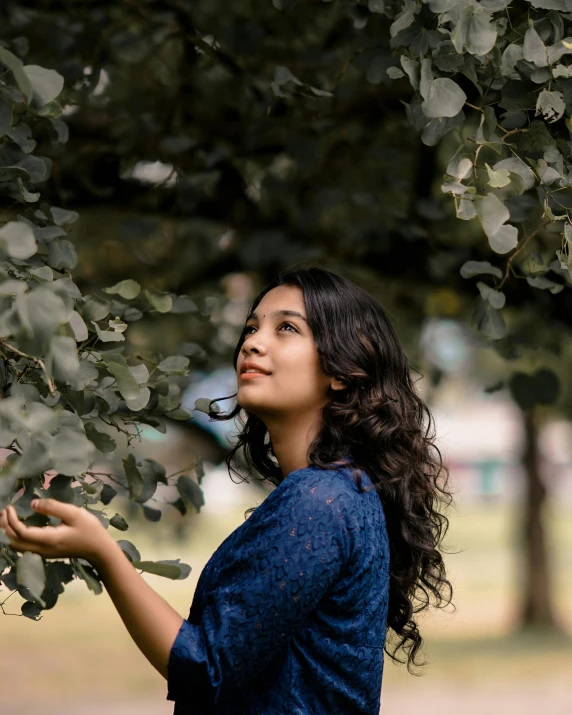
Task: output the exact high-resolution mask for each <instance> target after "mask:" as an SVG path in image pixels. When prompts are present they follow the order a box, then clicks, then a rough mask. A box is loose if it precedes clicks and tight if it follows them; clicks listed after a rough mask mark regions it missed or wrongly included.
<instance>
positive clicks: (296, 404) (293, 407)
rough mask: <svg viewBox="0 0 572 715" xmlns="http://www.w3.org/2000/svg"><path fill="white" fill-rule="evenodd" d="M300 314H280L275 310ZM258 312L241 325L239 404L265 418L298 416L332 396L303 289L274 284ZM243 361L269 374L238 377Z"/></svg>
mask: <svg viewBox="0 0 572 715" xmlns="http://www.w3.org/2000/svg"><path fill="white" fill-rule="evenodd" d="M282 310H289V311H296V312H297V313H299V314H300V315H280V314H279V311H282ZM255 313H256V317H252V316H251V317H250V318H249V319H248V320H247V323H246V327H245V337H244V343H243V345H242V348H241V351H240V354H239V357H238V362H237V366H236V367H237V382H238V394H237V402H238V404H239V405H240V406H241V407H242V408H243V409H245V410H247V411H248V412H251V413H253V414H255V415H256V416H257V417H259V418H260V419H262V420H263V421H264V418H265V417H266V418H277V417H288V416H295V417H302V416H303V415H305V414H309V413H314V412H315V411H316V410H317V409H320V408H321V407H322V406H323V405H324V404H326V403H327V402H328V401H329V399H330V397H329V395H328V388H329V386H330V385H331V383H332V378H331V377H328V376H327V375H325V374H324V372H323V371H322V368H321V366H320V361H319V358H318V352H317V350H316V346H315V344H314V338H313V335H312V331H311V330H310V326H309V325H308V323H307V322H306V320H305V318H306V317H307V316H306V308H305V306H304V297H303V293H302V290H301V289H300V288H298V286H278V287H276V288H273V289H272V290H270V291H269V292H268V293H267V294H266V295H265V296H264V297H263V298H262V300H261V301H260V303H259V304H258V306H257V308H256V310H255ZM245 361H250V362H254V363H256V364H257V365H259V366H260V367H261V368H263V369H264V370H267V371H268V372H269V374H268V375H264V376H261V377H246V378H243V377H242V373H241V368H242V366H243V363H244V362H245Z"/></svg>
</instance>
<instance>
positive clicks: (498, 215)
mask: <svg viewBox="0 0 572 715" xmlns="http://www.w3.org/2000/svg"><path fill="white" fill-rule="evenodd" d="M475 208H476V210H477V215H478V217H479V219H480V220H481V224H482V226H483V230H484V232H485V233H486V234H487V236H489V237H490V236H492V235H494V234H495V233H496V232H497V231H498V230H499V229H500V227H501V226H502V225H503V223H504V222H505V221H508V219H509V217H510V213H509V210H508V209H507V207H506V206H505V205H504V204H503V203H502V201H501V200H500V199H499V198H498V197H497V196H496V195H495V194H491V193H489V194H487V195H486V196H484V197H483V198H482V199H481V200H477V201H475Z"/></svg>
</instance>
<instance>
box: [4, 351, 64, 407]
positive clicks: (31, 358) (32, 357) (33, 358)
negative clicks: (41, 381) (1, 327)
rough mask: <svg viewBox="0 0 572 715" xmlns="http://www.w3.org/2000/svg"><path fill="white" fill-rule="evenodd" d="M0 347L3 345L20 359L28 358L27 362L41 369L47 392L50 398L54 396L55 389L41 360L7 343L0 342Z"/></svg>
mask: <svg viewBox="0 0 572 715" xmlns="http://www.w3.org/2000/svg"><path fill="white" fill-rule="evenodd" d="M0 345H3V346H4V347H5V348H6V349H7V350H10V352H12V353H15V354H16V355H20V356H21V357H25V358H28V360H31V361H32V362H34V363H36V365H37V366H38V367H39V368H41V370H42V372H43V373H44V375H45V376H46V382H47V384H48V390H49V393H50V396H51V397H54V395H55V394H56V388H55V385H54V381H53V380H52V378H51V377H50V376H49V374H48V371H47V370H46V366H45V364H44V361H43V360H41V359H40V358H38V357H34V356H33V355H28V354H27V353H23V352H22V351H21V350H18V348H15V347H14V346H13V345H10V344H9V343H7V342H6V341H5V340H0Z"/></svg>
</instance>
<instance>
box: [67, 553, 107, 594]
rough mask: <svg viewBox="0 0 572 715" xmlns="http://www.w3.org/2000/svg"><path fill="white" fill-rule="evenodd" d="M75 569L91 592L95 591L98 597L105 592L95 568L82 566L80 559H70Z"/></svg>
mask: <svg viewBox="0 0 572 715" xmlns="http://www.w3.org/2000/svg"><path fill="white" fill-rule="evenodd" d="M70 561H71V563H72V566H73V569H74V571H75V572H76V574H77V576H78V577H79V578H81V579H82V580H83V581H85V582H86V584H87V587H88V588H89V590H90V591H93V592H94V593H95V594H96V595H99V594H100V593H102V591H103V586H102V584H101V581H100V580H99V579H98V578H97V576H96V573H95V571H94V569H93V567H92V566H91V565H89V564H87V563H86V564H82V563H81V562H80V560H79V559H76V558H72V559H70Z"/></svg>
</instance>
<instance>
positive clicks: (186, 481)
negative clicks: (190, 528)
mask: <svg viewBox="0 0 572 715" xmlns="http://www.w3.org/2000/svg"><path fill="white" fill-rule="evenodd" d="M177 491H178V492H179V494H180V496H181V499H182V500H183V501H184V503H185V505H186V506H189V505H192V506H193V507H194V508H195V509H196V510H197V512H199V511H200V510H201V506H203V505H204V503H205V499H204V494H203V490H202V489H201V488H200V486H199V485H198V484H197V483H196V482H195V481H194V480H193V479H191V478H190V477H188V476H187V475H186V474H183V475H182V476H180V477H179V478H178V479H177Z"/></svg>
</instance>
